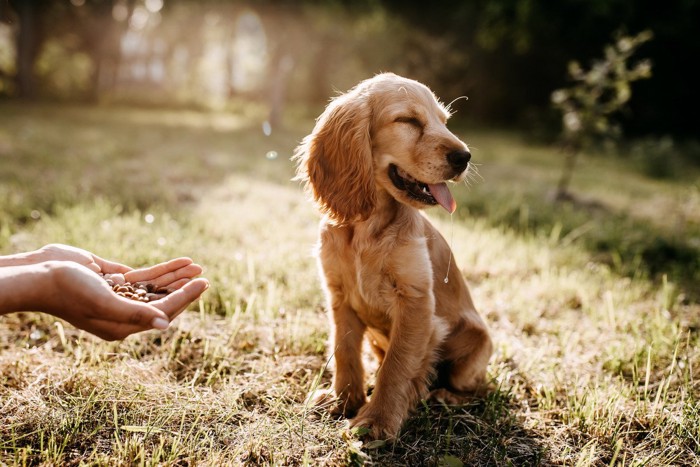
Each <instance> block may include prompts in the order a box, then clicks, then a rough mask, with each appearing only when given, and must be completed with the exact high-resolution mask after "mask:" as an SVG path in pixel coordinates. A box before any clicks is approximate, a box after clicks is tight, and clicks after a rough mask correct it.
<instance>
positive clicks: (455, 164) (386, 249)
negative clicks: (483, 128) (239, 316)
mask: <svg viewBox="0 0 700 467" xmlns="http://www.w3.org/2000/svg"><path fill="white" fill-rule="evenodd" d="M448 117H449V112H448V110H447V109H446V108H445V106H443V105H442V104H441V103H440V102H439V101H438V100H437V99H436V97H435V95H434V94H433V93H432V92H431V91H430V90H429V89H428V88H427V87H426V86H424V85H423V84H421V83H419V82H417V81H413V80H410V79H406V78H402V77H400V76H397V75H395V74H391V73H384V74H380V75H377V76H375V77H374V78H371V79H368V80H365V81H363V82H361V83H360V84H358V85H357V86H356V87H354V88H353V89H351V90H350V91H349V92H347V93H346V94H343V95H340V96H338V97H337V98H335V99H334V100H333V101H332V102H331V103H330V104H329V105H328V107H327V108H326V110H325V111H324V112H323V114H322V115H321V116H320V117H319V118H318V120H317V122H316V126H315V127H314V129H313V132H312V133H311V134H310V135H308V136H307V137H305V138H304V140H303V141H302V143H301V144H300V145H299V146H298V148H297V149H296V151H295V154H294V157H293V159H294V161H295V162H296V163H297V179H299V180H301V181H303V182H304V184H305V185H306V187H307V189H308V190H309V191H310V192H311V194H312V196H313V199H314V200H315V201H316V203H317V205H318V208H319V209H320V211H321V213H322V214H323V220H322V221H321V226H320V234H319V244H318V265H319V268H320V272H321V279H322V283H323V288H324V291H325V294H326V298H327V306H328V312H329V315H330V322H331V328H332V333H331V334H332V335H331V341H330V345H329V347H330V348H329V351H330V353H331V354H332V355H333V356H334V358H335V373H334V378H333V388H332V390H330V391H326V392H318V393H316V394H313V395H312V396H311V397H312V399H313V400H314V401H315V403H316V404H319V405H325V406H327V407H329V409H330V411H331V412H332V413H334V414H342V415H345V416H347V417H353V416H354V418H353V419H352V420H351V421H350V425H351V426H364V427H367V428H369V430H370V431H369V436H370V437H372V438H394V437H395V436H396V435H397V434H398V432H399V430H400V428H401V425H402V423H403V422H404V420H405V419H406V418H407V417H408V415H409V413H410V411H411V410H412V409H413V408H414V407H415V405H416V404H417V402H418V401H419V400H421V399H422V398H425V397H427V396H428V390H429V385H430V383H431V382H433V381H435V382H436V383H437V384H438V385H439V386H441V387H440V388H438V389H435V390H434V391H433V394H432V395H433V396H434V397H436V398H439V399H443V400H446V401H448V402H452V403H454V402H457V401H459V400H461V397H462V396H464V395H465V394H467V393H473V392H475V391H478V390H479V389H480V388H482V387H483V386H484V384H485V376H486V366H487V364H488V361H489V358H490V356H491V352H492V344H491V339H490V337H489V333H488V330H487V327H486V325H485V323H484V321H483V320H482V318H481V317H480V316H479V314H478V313H477V311H476V309H475V308H474V304H473V302H472V299H471V296H470V294H469V290H468V289H467V285H466V283H465V281H464V279H463V277H462V276H461V274H460V271H459V268H457V267H456V265H455V264H454V257H453V256H452V252H451V250H450V248H449V246H448V244H447V242H446V241H445V239H444V238H443V237H442V236H441V235H440V233H439V232H438V231H437V230H436V229H435V228H434V227H433V226H432V225H431V224H430V223H429V222H428V220H427V219H426V217H425V216H423V215H422V213H421V212H420V211H419V210H420V209H423V208H425V207H429V206H433V205H440V206H442V207H443V208H444V209H446V210H447V211H448V212H450V213H452V212H453V211H454V210H455V208H456V203H455V200H454V198H453V197H452V195H451V193H450V190H449V189H448V187H447V185H446V183H445V182H447V181H453V182H459V181H461V180H463V179H464V177H465V176H466V174H467V171H468V167H469V160H470V158H471V154H470V153H469V150H468V148H467V145H466V144H465V143H463V142H462V141H460V140H459V138H457V137H456V136H455V135H454V134H452V133H451V132H450V131H449V130H448V129H447V127H446V122H447V119H448ZM450 264H451V265H452V267H450ZM448 271H449V275H448V276H447V277H446V274H447V273H448ZM364 336H367V338H368V340H369V342H370V344H371V348H372V349H373V350H374V353H375V354H376V356H377V357H378V359H379V361H380V367H379V370H378V373H377V376H376V384H375V387H374V391H373V393H372V396H371V399H370V400H369V402H367V397H366V395H365V381H364V369H363V366H362V357H361V350H362V342H363V338H364Z"/></svg>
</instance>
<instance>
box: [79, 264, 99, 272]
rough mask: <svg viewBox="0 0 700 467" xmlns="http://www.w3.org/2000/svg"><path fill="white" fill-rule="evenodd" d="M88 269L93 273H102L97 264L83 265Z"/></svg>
mask: <svg viewBox="0 0 700 467" xmlns="http://www.w3.org/2000/svg"><path fill="white" fill-rule="evenodd" d="M83 266H85V267H86V268H88V269H89V270H91V271H92V272H102V268H101V267H100V266H98V264H97V263H89V264H83Z"/></svg>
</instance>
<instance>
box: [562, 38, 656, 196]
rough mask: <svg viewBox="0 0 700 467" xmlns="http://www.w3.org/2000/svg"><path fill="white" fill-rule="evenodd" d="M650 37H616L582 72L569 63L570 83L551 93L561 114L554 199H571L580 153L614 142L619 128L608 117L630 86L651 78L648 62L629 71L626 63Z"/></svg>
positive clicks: (628, 93) (617, 108)
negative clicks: (562, 159)
mask: <svg viewBox="0 0 700 467" xmlns="http://www.w3.org/2000/svg"><path fill="white" fill-rule="evenodd" d="M651 38H652V33H651V31H648V30H647V31H643V32H641V33H639V34H637V35H636V36H624V35H619V37H618V38H617V40H616V41H615V43H613V44H611V45H608V46H606V47H605V53H604V57H603V59H601V60H596V61H594V62H593V64H592V66H591V68H590V69H589V70H584V69H583V68H581V65H580V64H579V62H577V61H572V62H570V63H569V77H570V78H571V80H573V81H574V84H573V85H572V86H570V87H568V88H562V89H557V90H556V91H554V92H553V93H552V96H551V98H552V103H553V104H554V107H555V108H556V109H558V110H559V111H560V112H561V114H562V133H561V144H562V147H563V150H564V154H565V157H566V159H565V160H566V162H565V165H564V170H563V171H562V175H561V177H560V179H559V184H558V186H557V191H556V194H555V199H556V200H567V199H571V198H572V196H571V194H570V193H569V184H570V183H571V177H572V175H573V172H574V168H575V166H576V160H577V158H578V155H579V153H580V152H581V150H583V149H585V148H586V147H590V146H591V145H592V144H593V143H594V142H596V141H597V140H600V139H616V138H618V137H619V136H620V134H621V129H620V127H619V125H618V124H617V123H616V122H614V121H613V120H612V119H611V117H612V116H613V115H614V114H616V113H618V112H620V111H621V110H622V109H623V108H624V107H625V105H626V104H627V103H628V102H629V100H630V98H631V97H632V89H631V86H630V84H631V83H632V82H633V81H637V80H640V79H647V78H649V77H651V62H650V61H649V60H642V61H640V62H638V63H636V64H635V65H634V66H632V67H631V68H629V67H628V60H629V59H630V58H631V57H632V55H634V53H635V52H636V51H637V49H638V48H639V47H640V46H641V45H642V44H644V43H645V42H647V41H649V40H650V39H651Z"/></svg>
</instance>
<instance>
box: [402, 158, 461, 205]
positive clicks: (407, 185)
mask: <svg viewBox="0 0 700 467" xmlns="http://www.w3.org/2000/svg"><path fill="white" fill-rule="evenodd" d="M389 178H390V179H391V182H392V183H393V184H394V186H395V187H396V188H398V189H399V190H401V191H404V192H406V194H407V195H408V196H409V197H410V198H413V199H415V200H416V201H420V202H421V203H423V204H427V205H430V206H434V205H436V204H440V206H442V207H443V208H445V209H446V210H447V212H449V213H450V214H452V213H453V212H454V211H455V209H457V203H456V202H455V200H454V198H453V197H452V193H450V190H449V188H447V184H446V183H445V182H442V183H438V184H430V183H423V182H421V181H419V180H416V179H415V178H413V177H412V176H410V175H409V174H408V173H406V172H405V171H404V170H403V169H401V168H400V167H398V166H396V165H394V164H389Z"/></svg>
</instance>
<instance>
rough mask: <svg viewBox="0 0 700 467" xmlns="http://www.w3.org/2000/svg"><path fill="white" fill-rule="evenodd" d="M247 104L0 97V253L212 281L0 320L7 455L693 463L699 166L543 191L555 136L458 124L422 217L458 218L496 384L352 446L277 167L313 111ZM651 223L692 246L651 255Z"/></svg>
mask: <svg viewBox="0 0 700 467" xmlns="http://www.w3.org/2000/svg"><path fill="white" fill-rule="evenodd" d="M255 122H256V119H255V116H254V115H243V116H236V115H230V114H216V113H199V112H194V111H186V112H185V111H183V112H180V111H173V110H168V111H159V110H136V109H126V108H83V107H55V106H48V105H27V104H23V105H20V104H14V103H7V102H6V103H0V160H1V161H2V163H1V164H0V197H1V199H3V200H5V201H4V202H3V204H2V205H1V206H0V254H2V253H11V252H15V251H20V250H26V249H31V248H36V247H39V246H41V245H43V244H45V243H49V242H64V243H71V244H75V245H79V246H81V247H84V248H87V249H90V250H92V251H94V252H96V253H98V254H100V255H102V256H105V257H109V258H115V259H119V260H121V261H124V262H126V263H129V264H133V265H142V264H148V263H153V262H156V261H161V260H164V259H166V258H169V257H173V256H179V255H189V256H191V257H193V258H194V259H195V260H196V261H197V262H199V263H201V264H203V265H204V266H205V267H206V271H205V276H206V277H208V278H209V279H210V280H211V282H212V287H211V288H210V290H209V291H208V292H207V293H206V295H205V296H204V297H203V298H202V300H201V301H200V302H199V303H197V304H195V305H193V307H192V309H191V310H190V311H189V312H188V313H186V314H183V315H182V316H181V317H180V318H178V320H177V321H176V322H175V323H174V325H173V326H171V328H170V329H169V330H167V331H165V332H147V333H143V334H140V335H136V336H131V337H129V338H128V339H126V340H124V341H122V342H117V343H107V342H102V341H99V340H98V339H96V338H93V337H92V336H90V335H88V334H86V333H84V332H81V331H78V330H75V329H74V328H72V327H71V326H70V325H68V324H66V323H64V322H61V321H60V320H56V319H54V318H52V317H49V316H45V315H39V314H31V313H19V314H13V315H7V316H3V317H1V318H0V465H3V464H7V465H39V464H41V465H66V464H69V465H70V464H83V465H230V464H233V465H238V464H252V465H270V464H272V465H322V464H326V465H344V464H363V463H364V464H378V465H446V466H455V465H518V466H519V465H581V466H586V465H595V466H599V465H649V466H651V465H697V463H698V462H700V429H699V428H698V427H699V426H700V423H699V422H700V387H699V383H698V381H696V380H695V373H696V372H697V368H698V365H699V364H700V351H698V330H699V329H700V314H699V313H698V312H700V306H699V305H698V302H697V300H696V298H695V297H696V296H697V295H695V290H694V289H693V281H692V280H689V279H692V278H693V277H695V278H697V275H696V276H692V274H697V270H692V269H691V266H692V264H693V263H692V262H693V261H698V257H697V256H693V254H696V253H697V249H694V248H696V244H695V243H693V242H697V241H698V240H697V239H698V238H700V235H698V232H699V231H700V228H698V224H699V219H698V216H700V199H699V198H700V197H699V196H698V194H697V193H698V189H700V187H698V185H697V184H696V183H695V184H694V182H693V181H694V180H697V178H693V177H694V176H696V175H697V173H693V172H692V170H693V169H689V170H688V172H689V173H686V174H685V175H684V177H682V178H681V179H678V180H674V181H669V180H658V179H653V178H648V177H647V176H646V175H644V174H643V173H641V172H638V171H634V170H629V167H628V165H629V164H626V161H624V160H621V159H620V158H602V157H594V156H591V155H586V156H585V157H584V159H583V160H582V161H583V163H582V164H581V167H580V170H579V171H578V172H577V174H576V175H575V178H574V190H575V191H576V193H577V195H578V196H579V197H580V198H581V199H584V200H586V201H588V203H587V204H585V206H571V205H563V206H552V205H551V204H550V203H548V202H546V201H545V196H546V193H547V190H548V189H549V188H550V187H553V186H554V181H555V180H556V177H557V175H558V169H559V162H560V157H559V155H558V154H557V153H556V151H555V150H554V149H551V148H549V147H546V146H542V145H537V144H535V143H529V142H527V141H525V140H524V139H522V138H521V137H519V136H518V135H516V134H513V133H506V132H497V131H483V130H481V131H469V130H464V131H463V132H462V131H460V134H462V135H463V136H464V137H465V138H466V139H467V141H469V142H470V143H471V144H472V146H473V148H474V150H473V152H474V155H475V160H476V161H477V162H478V163H479V164H480V166H479V170H480V173H481V176H482V178H483V181H482V182H479V183H473V184H472V186H471V187H469V188H466V187H456V188H455V189H454V190H453V192H454V193H455V196H456V197H457V201H458V203H459V205H460V208H459V210H458V211H457V213H455V215H454V216H453V218H452V220H450V218H449V217H448V216H445V215H442V214H440V213H438V212H436V210H431V211H429V214H430V216H431V218H433V220H434V221H435V223H436V224H437V225H438V227H439V228H440V230H441V231H442V232H443V233H445V234H446V236H448V237H449V232H450V230H451V229H453V231H454V233H453V248H454V250H455V254H456V258H457V262H458V264H459V266H460V267H461V269H462V271H463V273H464V275H465V277H466V278H467V280H468V281H469V283H470V286H471V289H472V292H473V295H474V300H475V302H476V303H477V306H478V307H479V309H480V310H481V312H482V313H483V315H484V316H485V317H486V319H487V321H488V323H489V325H490V327H491V330H492V333H493V338H494V341H495V345H496V352H495V355H494V357H493V359H492V361H491V364H490V367H489V375H490V377H491V378H492V379H493V382H494V385H495V387H496V388H497V389H496V390H495V391H494V392H492V393H491V394H489V395H488V396H487V397H485V398H484V399H481V400H478V401H474V402H473V403H472V404H470V405H467V406H465V407H444V406H440V405H437V404H428V403H426V404H423V405H421V406H420V407H417V410H416V412H415V414H414V415H413V417H412V418H411V419H410V420H409V421H408V423H407V424H406V425H405V427H404V429H403V430H402V432H401V434H400V437H399V439H398V440H396V442H394V443H387V442H381V441H380V442H373V443H365V444H363V443H362V442H361V441H360V440H359V439H358V437H357V436H356V435H355V434H353V433H349V432H347V431H346V430H345V429H344V426H343V422H342V421H338V420H332V419H329V418H327V417H324V416H320V417H318V416H317V417H312V416H310V414H309V408H308V407H305V405H304V398H305V396H306V394H307V393H308V392H309V390H310V389H311V388H312V387H315V386H316V385H317V384H328V382H329V374H328V372H326V371H324V370H325V369H326V367H327V363H328V362H327V357H326V355H325V349H324V343H325V340H326V337H327V327H326V320H325V317H324V314H323V310H322V306H323V297H322V294H321V292H320V289H319V286H318V282H317V273H316V270H315V265H314V261H313V258H312V254H311V251H312V247H313V243H314V241H315V237H316V225H317V220H318V217H317V215H316V214H315V212H314V211H313V208H312V206H311V205H310V203H308V202H307V200H306V199H305V197H304V195H303V194H302V193H301V191H300V189H299V187H298V186H297V185H296V184H294V183H291V182H289V179H290V178H291V176H292V173H293V168H292V166H291V164H290V162H289V156H290V155H291V151H292V149H293V148H294V146H295V144H296V142H297V141H299V140H300V139H301V137H302V136H303V135H304V134H305V133H306V132H307V131H308V130H309V129H310V128H311V122H310V121H300V122H296V123H294V124H290V125H289V128H288V129H287V130H284V131H280V132H275V133H273V134H272V135H271V136H265V135H264V134H263V133H262V131H261V129H260V127H259V125H258V124H257V123H255ZM271 151H275V153H276V156H275V153H271ZM149 214H150V216H147V215H149ZM149 221H150V222H149ZM660 241H663V242H665V243H666V244H668V245H670V246H672V247H674V248H678V249H680V248H681V247H683V248H686V249H687V252H689V253H690V257H689V258H686V257H681V258H679V259H678V260H673V258H672V257H670V256H669V255H666V257H661V258H660V259H656V260H654V261H656V262H654V261H651V260H650V258H649V257H648V256H647V257H645V256H644V251H645V248H650V245H652V246H653V245H654V244H655V242H660ZM674 251H675V250H674ZM679 251H681V250H679ZM682 251H686V250H682ZM651 259H652V260H653V259H654V258H651ZM684 272H688V273H689V274H690V275H691V276H690V277H684V276H683V273H684ZM695 284H697V282H695Z"/></svg>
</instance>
